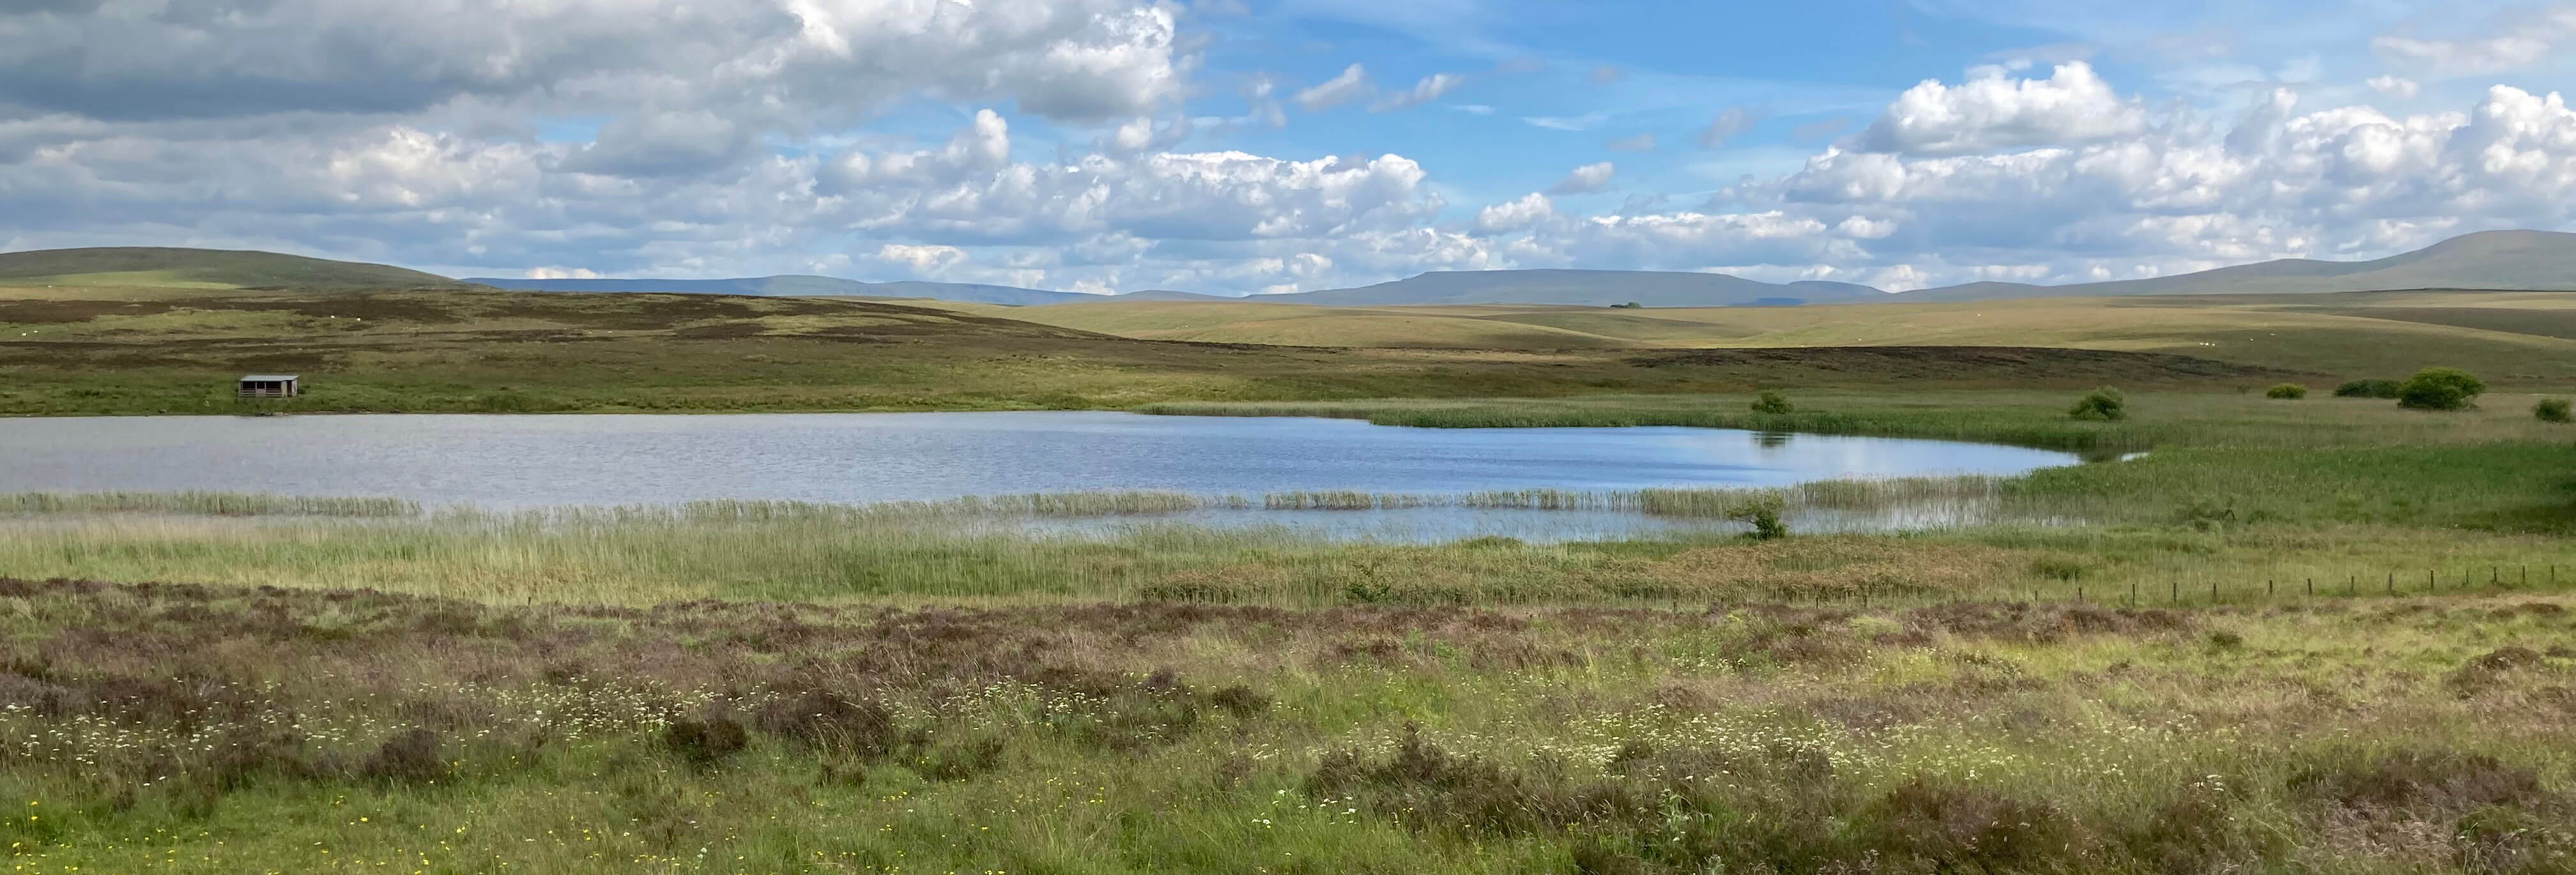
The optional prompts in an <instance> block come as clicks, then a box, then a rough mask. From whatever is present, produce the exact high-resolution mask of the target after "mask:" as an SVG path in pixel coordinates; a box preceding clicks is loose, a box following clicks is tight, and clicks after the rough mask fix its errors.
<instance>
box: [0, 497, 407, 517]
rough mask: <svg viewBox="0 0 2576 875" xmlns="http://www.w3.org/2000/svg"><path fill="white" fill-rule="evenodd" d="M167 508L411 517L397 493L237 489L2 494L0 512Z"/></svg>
mask: <svg viewBox="0 0 2576 875" xmlns="http://www.w3.org/2000/svg"><path fill="white" fill-rule="evenodd" d="M78 513H167V514H202V515H208V516H338V517H414V516H419V515H420V514H421V507H420V503H419V502H416V501H410V500H407V499H400V498H365V497H358V498H350V497H335V496H314V495H266V494H256V493H237V492H20V493H15V494H6V495H0V514H78Z"/></svg>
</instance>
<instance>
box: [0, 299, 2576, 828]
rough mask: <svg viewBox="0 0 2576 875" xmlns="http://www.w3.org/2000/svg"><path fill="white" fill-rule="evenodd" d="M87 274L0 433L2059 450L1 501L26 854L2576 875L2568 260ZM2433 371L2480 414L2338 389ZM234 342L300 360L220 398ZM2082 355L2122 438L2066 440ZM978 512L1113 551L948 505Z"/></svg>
mask: <svg viewBox="0 0 2576 875" xmlns="http://www.w3.org/2000/svg"><path fill="white" fill-rule="evenodd" d="M131 274H132V272H130V271H128V272H122V273H120V274H119V275H117V276H114V277H109V278H106V279H99V278H97V277H96V276H92V277H91V278H90V279H86V280H84V279H80V277H79V276H66V275H48V276H47V277H44V279H46V280H48V281H47V282H28V281H24V280H12V281H11V282H12V283H15V285H13V286H12V287H11V288H10V290H8V291H6V292H0V377H5V388H0V412H5V413H10V414H20V415H27V414H127V413H156V412H171V413H237V412H255V413H280V412H283V413H296V412H314V413H323V412H335V411H379V412H383V411H409V412H439V411H472V412H505V413H506V412H535V411H563V412H581V411H612V410H613V411H668V412H721V411H733V410H897V409H903V410H925V409H928V410H938V409H996V408H1003V409H1028V408H1113V409H1135V410H1142V411H1146V412H1154V413H1164V414H1174V415H1185V414H1186V415H1246V416H1261V415H1324V416H1343V417H1358V418H1367V419H1370V420H1373V421H1378V422H1384V423H1388V424H1401V425H1422V426H1441V427H1478V426H1508V425H1586V426H1616V425H1631V424H1666V425H1705V426H1726V427H1745V428H1757V429H1765V430H1778V431H1807V432H1834V433H1851V434H1882V435H1900V436H1917V437H1944V438H1956V439H1970V440H1988V441H1999V442H2010V443H2019V444H2025V445H2033V446H2043V447H2051V448H2059V449H2068V450H2074V451H2079V452H2083V453H2085V454H2087V455H2088V456H2089V457H2092V458H2096V459H2101V460H2102V461H2097V462H2093V463H2089V464H2084V465H2077V466H2070V467H2063V468H2052V469H2046V470H2043V471H2040V472H2037V473H2034V474H2032V475H2029V476H2026V477H2016V478H2000V479H1985V480H1974V481H1970V480H1958V481H1926V482H1908V483H1845V484H1819V485H1814V486H1810V487H1804V488H1800V489H1794V490H1783V491H1778V492H1767V493H1762V492H1728V493H1723V494H1712V495H1709V496H1704V498H1705V499H1706V500H1698V498H1695V497H1693V496H1687V495H1684V496H1677V497H1668V499H1669V500H1668V501H1667V502H1666V503H1665V504H1662V505H1657V507H1664V508H1668V509H1667V510H1664V511H1661V512H1670V513H1708V514H1711V515H1719V516H1723V515H1731V514H1733V513H1734V511H1735V510H1736V509H1737V508H1738V507H1739V506H1741V505H1743V504H1744V503H1746V502H1757V503H1758V502H1764V501H1770V502H1780V503H1783V504H1787V505H1793V506H1807V507H1866V506H1873V505H1884V504H1888V503H1895V502H1906V501H1917V500H1924V499H1926V498H1938V499H1943V500H1973V501H1976V502H1981V503H1983V504H1984V505H1986V506H1988V507H1989V508H1990V510H1991V512H1990V513H1989V514H1987V515H1985V516H1983V517H1981V518H1980V519H1981V521H1980V522H1978V523H1976V524H1974V525H1965V526H1951V527H1943V528H1936V529H1930V530H1922V531H1911V532H1902V533H1887V534H1846V535H1815V534H1807V533H1801V532H1798V531H1795V530H1792V531H1790V532H1787V533H1786V536H1785V537H1775V538H1767V539H1757V538H1752V537H1747V536H1745V535H1742V534H1738V533H1736V531H1734V530H1733V529H1727V528H1723V527H1713V528H1712V529H1710V530H1709V531H1708V532H1706V533H1705V534H1702V535H1695V536H1677V537H1671V538H1658V539H1647V540H1632V541H1609V542H1523V541H1518V540H1513V539H1508V538H1478V539H1471V540H1464V541H1456V542H1449V543H1429V544H1420V543H1372V542H1365V541H1361V542H1353V541H1334V540H1325V539H1319V538H1311V537H1301V536H1295V535H1292V534H1287V533H1282V532H1276V531H1262V530H1215V529H1208V528H1203V527H1198V526H1193V525H1190V524H1189V523H1188V521H1187V519H1186V517H1166V516H1162V515H1160V514H1159V513H1158V509H1159V510H1168V509H1170V507H1169V505H1168V499H1158V498H1156V497H1154V496H1141V495H1139V496H1087V497H1059V498H1057V499H1055V500H1052V501H1045V502H1024V503H1020V504H1008V503H984V504H959V505H921V506H909V507H900V508H881V507H830V506H813V505H790V504H777V503H760V502H714V503H705V504H699V505H689V506H682V507H668V508H625V509H603V508H568V509H553V510H546V511H528V512H506V513H505V512H488V511H459V510H446V509H437V508H421V507H418V506H416V505H412V504H410V503H407V502H402V501H396V500H364V499H316V498H300V497H275V496H256V495H238V496H225V495H19V496H9V497H6V498H5V499H0V578H6V579H5V580H0V605H5V607H6V608H7V611H6V612H5V614H0V626H5V628H6V629H7V630H8V636H7V637H6V639H5V643H0V647H5V648H6V653H0V659H5V660H6V670H5V672H0V739H5V741H0V755H4V756H0V796H5V797H6V798H7V800H8V804H9V805H10V806H12V807H13V809H14V808H16V807H18V806H20V805H21V803H22V802H23V803H24V809H25V810H24V811H23V812H21V813H19V814H17V815H14V816H13V817H12V818H11V819H9V820H8V821H7V823H8V826H7V827H6V829H7V831H8V832H9V835H8V837H7V838H8V840H9V841H11V842H14V843H15V844H14V845H13V846H12V854H13V856H12V860H11V862H12V864H13V865H15V866H17V867H19V870H20V871H45V872H63V871H74V870H75V869H77V870H80V871H144V870H150V871H174V872H239V871H292V872H305V871H388V870H396V869H403V870H408V871H419V872H610V871H673V872H746V873H748V872H803V871H816V872H1068V873H1071V872H1144V871H1155V872H1164V871H1209V872H1247V873H1249V872H1318V873H1322V872H1394V871H1411V872H1495V871H1510V872H1819V873H1821V872H1924V873H1933V872H1962V871H1981V872H2223V871H2280V872H2391V873H2395V872H2518V873H2551V872H2569V871H2576V829H2571V827H2570V824H2571V823H2576V755H2571V753H2570V751H2576V735H2571V734H2570V733H2571V730H2570V728H2569V727H2571V726H2576V615H2571V614H2570V613H2569V610H2568V609H2569V608H2570V607H2571V606H2572V605H2576V595H2572V594H2571V593H2570V590H2571V589H2576V549H2571V547H2570V542H2569V540H2568V537H2569V535H2570V534H2576V426H2570V425H2566V424H2563V423H2555V422H2549V421H2544V420H2543V419H2541V418H2539V417H2536V416H2534V415H2533V412H2532V408H2533V405H2534V403H2535V402H2536V401H2538V400H2539V399H2541V398H2545V397H2553V396H2557V395H2563V394H2566V393H2567V392H2568V390H2569V389H2571V388H2576V373H2571V369H2576V356H2570V355H2568V354H2567V353H2568V352H2569V351H2570V350H2571V349H2576V340H2571V339H2570V338H2569V336H2568V334H2569V332H2567V331H2565V330H2563V329H2565V327H2566V326H2565V325H2563V324H2562V323H2563V322H2564V320H2561V319H2558V318H2556V317H2558V316H2560V315H2563V314H2565V313H2576V309H2562V308H2561V306H2560V305H2559V304H2558V303H2557V301H2558V299H2557V298H2555V297H2552V296H2551V295H2550V294H2548V293H2534V292H2388V293H2376V292H2374V293H2345V294H2331V295H2303V296H2263V297H2254V296H2226V297H2213V298H2165V299H2156V300H2153V301H2126V300H2123V301H2098V300H2078V301H2066V300H2030V301H2013V302H1966V303H1957V304H1871V305H1856V306H1832V307H1813V306H1811V307H1755V308H1719V309H1709V310H1686V309H1662V308H1649V309H1633V310H1632V309H1608V308H1565V307H1528V306H1519V307H1442V308H1318V307H1295V308H1286V309H1284V310H1278V311H1274V310H1271V309H1269V308H1271V307H1275V306H1279V305H1263V304H1254V303H1238V302H1170V303H1154V302H1144V301H1133V302H1113V303H1099V304H1088V303H1086V304H1073V305H1056V306H1048V307H1028V308H992V307H985V306H981V305H968V304H952V303H940V302H926V301H904V302H894V301H874V300H851V299H824V298H745V297H718V296H681V295H649V294H620V295H610V294H597V295H593V294H553V293H528V292H516V293H514V292H499V291H486V290H480V289H467V288H447V287H438V286H435V285H431V284H414V285H403V284H392V285H388V284H386V283H384V282H383V281H381V280H380V279H376V280H369V281H367V282H356V283H353V284H350V285H346V286H330V285H302V286H298V285H293V284H289V283H269V282H265V281H263V280H262V279H261V278H259V277H257V276H254V275H244V274H232V275H227V276H218V277H215V278H213V279H208V278H206V277H207V276H208V275H205V274H198V275H195V276H194V277H193V278H191V277H188V276H180V275H176V274H159V275H153V276H147V277H136V276H133V275H131ZM173 283H180V284H179V285H173ZM1119 308H1129V309H1119ZM1288 310H1294V311H1295V312H1287V311H1288ZM1560 337H1561V338H1566V339H1562V340H1559V339H1555V338H1560ZM2436 365H2447V366H2457V367H2464V368H2468V369H2470V370H2473V371H2476V372H2478V373H2479V374H2480V375H2481V376H2483V377H2484V378H2485V379H2486V381H2487V382H2488V383H2489V384H2490V386H2489V387H2488V389H2487V391H2486V392H2485V393H2484V394H2482V395H2480V396H2478V397H2477V398H2476V399H2475V402H2474V404H2473V405H2472V406H2471V407H2470V408H2468V409H2461V410H2452V411H2422V410H2409V409H2404V408H2401V407H2400V406H2399V405H2398V404H2397V403H2395V402H2394V401H2392V400H2390V399H2386V398H2375V397H2336V396H2334V395H2333V394H2332V390H2333V389H2334V387H2335V386H2337V385H2338V384H2340V383H2342V382H2346V381H2350V380H2354V379H2362V378H2402V377H2405V376H2407V375H2408V374H2410V373H2412V372H2414V371H2415V370H2417V369H2419V368H2422V367H2427V366H2436ZM272 370H286V371H293V372H301V373H304V374H305V375H306V377H307V379H308V381H310V383H311V385H312V387H313V388H312V391H311V394H310V395H308V396H307V397H305V398H302V399H297V400H295V401H292V402H285V403H275V402H255V403H256V404H259V405H261V406H244V402H240V401H237V400H235V399H233V398H232V397H231V395H230V385H229V380H230V379H231V378H232V377H233V376H236V375H237V374H238V373H240V372H244V371H272ZM2283 383H2296V384H2301V385H2305V386H2308V387H2310V388H2311V389H2312V391H2311V392H2310V393H2308V394H2307V395H2306V397H2298V398H2292V397H2277V398H2276V397H2270V396H2269V395H2267V392H2266V390H2267V388H2269V387H2273V386H2275V385H2278V384H2283ZM2104 385H2110V386H2117V387H2119V388H2120V389H2122V390H2123V398H2124V401H2123V404H2122V405H2121V408H2120V414H2121V415H2120V416H2119V417H2118V418H2116V419H2114V418H2092V419H2084V418H2077V417H2075V416H2072V415H2070V405H2072V404H2073V403H2074V402H2075V401H2076V400H2077V398H2078V396H2080V395H2083V394H2084V393H2085V392H2087V391H2089V390H2091V389H2093V388H2095V387H2097V386H2104ZM1760 390H1771V391H1775V392H1778V393H1780V394H1782V395H1783V396H1785V398H1786V400H1787V401H1789V402H1792V404H1791V409H1789V410H1787V411H1778V410H1777V409H1776V408H1775V409H1773V411H1772V412H1757V411H1756V410H1755V409H1754V405H1753V402H1754V399H1755V395H1754V393H1755V392H1757V391H1760ZM1158 502H1166V503H1163V504H1158ZM996 514H1018V515H1028V514H1054V515H1060V516H1071V517H1101V518H1108V519H1113V520H1117V521H1123V524H1120V525H1116V526H1113V527H1110V528H1107V529H1103V530H1100V531H1099V532H1096V533H1089V534H1080V535H1069V534H1057V535H1036V534H1029V533H1024V532H1012V531H999V530H994V529H991V528H989V527H976V526H969V525H963V524H961V523H962V522H963V521H967V520H971V519H975V518H981V517H987V516H992V515H996ZM9 794H14V795H9Z"/></svg>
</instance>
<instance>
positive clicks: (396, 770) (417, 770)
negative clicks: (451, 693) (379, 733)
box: [358, 727, 447, 784]
mask: <svg viewBox="0 0 2576 875" xmlns="http://www.w3.org/2000/svg"><path fill="white" fill-rule="evenodd" d="M358 771H359V773H360V774H364V775H366V776H367V777H370V778H374V779H376V780H379V781H388V782H393V783H403V784H421V783H428V782H432V781H436V780H438V779H439V778H442V777H445V776H446V775H447V763H446V762H445V761H443V760H440V759H439V757H438V733H436V732H433V731H431V730H428V729H422V728H419V727H414V728H411V729H406V730H403V731H402V732H398V733H395V734H394V735H393V736H392V737H390V738H387V739H385V741H384V743H383V744H380V745H377V746H376V752H375V753H374V754H373V755H370V756H368V757H367V761H366V763H365V764H363V765H361V766H359V767H358Z"/></svg>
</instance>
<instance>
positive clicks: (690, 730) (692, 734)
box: [662, 717, 751, 768]
mask: <svg viewBox="0 0 2576 875" xmlns="http://www.w3.org/2000/svg"><path fill="white" fill-rule="evenodd" d="M750 744H751V735H750V733H747V732H744V731H743V730H742V724H740V723H736V722H734V721H733V720H732V719H730V718H726V717H708V718H706V719H704V720H692V719H688V718H682V719H680V720H678V721H675V722H673V723H672V724H671V725H670V727H669V728H667V729H664V730H662V747H663V749H665V750H669V751H670V752H672V753H673V754H677V755H678V756H679V757H680V759H681V760H682V761H684V762H687V763H688V764H689V765H692V766H696V767H698V768H706V767H708V766H712V765H715V764H717V763H720V762H723V761H724V760H725V758H726V757H730V756H733V755H734V754H737V753H741V752H742V749H743V748H744V747H748V746H750Z"/></svg>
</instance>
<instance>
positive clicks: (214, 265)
mask: <svg viewBox="0 0 2576 875" xmlns="http://www.w3.org/2000/svg"><path fill="white" fill-rule="evenodd" d="M0 285H23V286H61V287H73V288H79V287H91V286H109V287H117V286H128V287H159V288H180V289H219V288H258V287H298V288H413V287H437V288H455V287H462V286H463V285H464V284H463V283H459V282H457V281H455V280H452V279H448V278H446V277H443V276H439V275H437V274H430V273H422V272H420V271H416V270H405V269H403V268H399V267H390V266H386V265H382V264H362V263H358V262H349V261H331V260H328V259H321V258H306V257H303V256H297V255H280V254H277V253H274V252H250V251H230V250H215V249H173V248H160V247H140V246H137V247H102V248H94V249H47V250H39V251H34V252H10V253H0Z"/></svg>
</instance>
